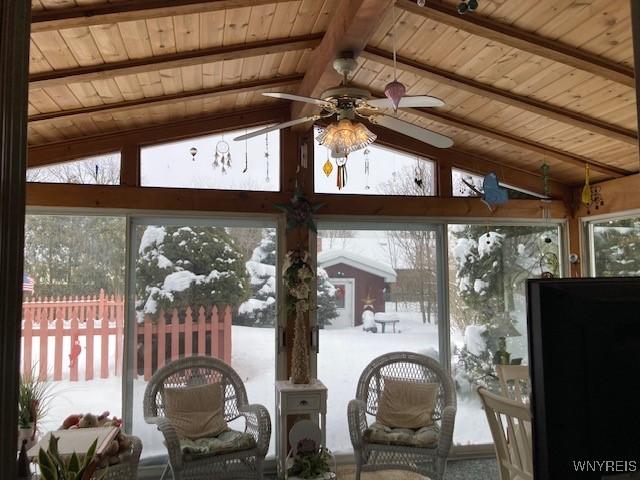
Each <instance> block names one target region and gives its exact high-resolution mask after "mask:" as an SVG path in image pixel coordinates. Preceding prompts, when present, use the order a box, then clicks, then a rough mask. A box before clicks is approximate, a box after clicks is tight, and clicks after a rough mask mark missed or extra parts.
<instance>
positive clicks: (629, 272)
mask: <svg viewBox="0 0 640 480" xmlns="http://www.w3.org/2000/svg"><path fill="white" fill-rule="evenodd" d="M592 236H593V239H592V240H593V242H592V245H593V251H592V252H591V255H592V273H593V274H594V275H595V276H597V277H630V276H638V275H640V217H635V218H626V219H620V220H607V221H602V222H594V223H593V224H592Z"/></svg>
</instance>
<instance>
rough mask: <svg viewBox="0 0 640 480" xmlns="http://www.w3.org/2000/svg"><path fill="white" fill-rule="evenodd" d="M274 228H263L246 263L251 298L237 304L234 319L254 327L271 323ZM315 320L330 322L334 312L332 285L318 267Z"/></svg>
mask: <svg viewBox="0 0 640 480" xmlns="http://www.w3.org/2000/svg"><path fill="white" fill-rule="evenodd" d="M277 255H278V252H277V244H276V231H275V230H274V229H265V230H264V231H263V235H262V240H261V241H260V245H258V246H257V247H256V248H255V249H254V251H253V254H252V255H251V259H250V260H249V261H248V262H247V263H246V267H247V272H248V274H249V279H250V284H251V291H252V294H251V298H249V299H248V300H247V301H246V302H244V303H243V304H242V305H240V308H239V310H238V322H239V323H241V324H243V325H250V326H257V327H273V326H274V325H275V320H276V314H277V310H276V308H277V306H276V261H277ZM317 274H318V275H317V276H318V291H317V313H316V315H317V319H318V324H319V325H320V326H324V325H328V324H330V321H331V319H332V318H335V317H336V316H337V315H338V312H337V310H336V302H335V288H334V286H333V285H332V284H331V282H329V276H328V275H327V273H326V272H325V271H324V270H323V269H322V268H318V272H317Z"/></svg>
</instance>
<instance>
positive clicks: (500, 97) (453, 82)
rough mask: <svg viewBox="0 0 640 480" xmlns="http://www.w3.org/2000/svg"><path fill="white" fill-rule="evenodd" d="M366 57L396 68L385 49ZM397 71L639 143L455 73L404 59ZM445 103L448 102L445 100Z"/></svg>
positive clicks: (569, 113)
mask: <svg viewBox="0 0 640 480" xmlns="http://www.w3.org/2000/svg"><path fill="white" fill-rule="evenodd" d="M361 55H362V56H364V57H365V58H367V59H369V60H372V61H375V62H379V63H382V64H384V65H387V66H391V65H393V55H392V54H391V53H389V52H386V51H384V50H380V49H378V48H375V47H367V48H366V49H365V50H364V51H363V52H362V54H361ZM397 62H398V68H400V69H403V70H406V71H409V72H412V73H415V74H416V75H422V76H425V77H428V78H431V79H433V80H436V81H438V82H440V83H444V84H447V85H450V86H452V87H455V88H459V89H462V90H465V91H468V92H470V93H474V94H476V95H480V96H484V97H487V98H490V99H491V100H496V101H499V102H502V103H505V104H508V105H512V106H514V107H517V108H520V109H523V110H526V111H529V112H531V113H536V114H538V115H543V116H546V117H548V118H551V119H553V120H557V121H560V122H563V123H567V124H569V125H574V126H577V127H579V128H583V129H585V130H588V131H591V132H593V133H597V134H600V135H605V136H607V137H610V138H613V139H615V140H618V141H622V142H626V143H636V142H637V141H638V137H637V134H636V133H635V132H633V131H630V130H627V129H624V128H621V127H618V126H616V125H611V124H608V123H605V122H602V121H600V120H598V119H595V118H592V117H587V116H585V115H582V114H580V113H578V112H573V111H570V110H567V109H563V108H559V107H556V106H554V105H550V104H548V103H545V102H541V101H538V100H535V99H533V98H529V97H523V96H520V95H516V94H513V93H511V92H508V91H505V90H501V89H498V88H495V87H493V86H491V85H486V84H483V83H480V82H477V81H475V80H472V79H470V78H465V77H462V76H460V75H458V74H456V73H452V72H446V71H444V70H440V69H438V68H435V67H431V66H429V65H423V64H421V63H418V62H416V61H413V60H411V59H408V58H404V57H397ZM445 100H446V99H445Z"/></svg>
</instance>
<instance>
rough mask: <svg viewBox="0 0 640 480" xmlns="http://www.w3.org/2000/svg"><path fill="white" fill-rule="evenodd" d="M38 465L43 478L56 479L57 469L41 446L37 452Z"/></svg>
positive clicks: (44, 479) (45, 479)
mask: <svg viewBox="0 0 640 480" xmlns="http://www.w3.org/2000/svg"><path fill="white" fill-rule="evenodd" d="M38 465H39V466H40V472H41V474H42V478H43V480H58V469H57V468H56V465H55V463H54V461H53V459H52V458H51V457H50V456H49V454H48V453H47V452H46V451H45V450H44V449H43V448H41V449H40V451H39V452H38Z"/></svg>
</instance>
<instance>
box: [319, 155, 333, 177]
mask: <svg viewBox="0 0 640 480" xmlns="http://www.w3.org/2000/svg"><path fill="white" fill-rule="evenodd" d="M322 171H323V172H324V174H325V175H326V176H327V177H328V176H329V175H331V172H333V163H331V160H330V159H329V150H327V161H326V162H324V165H323V166H322Z"/></svg>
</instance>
